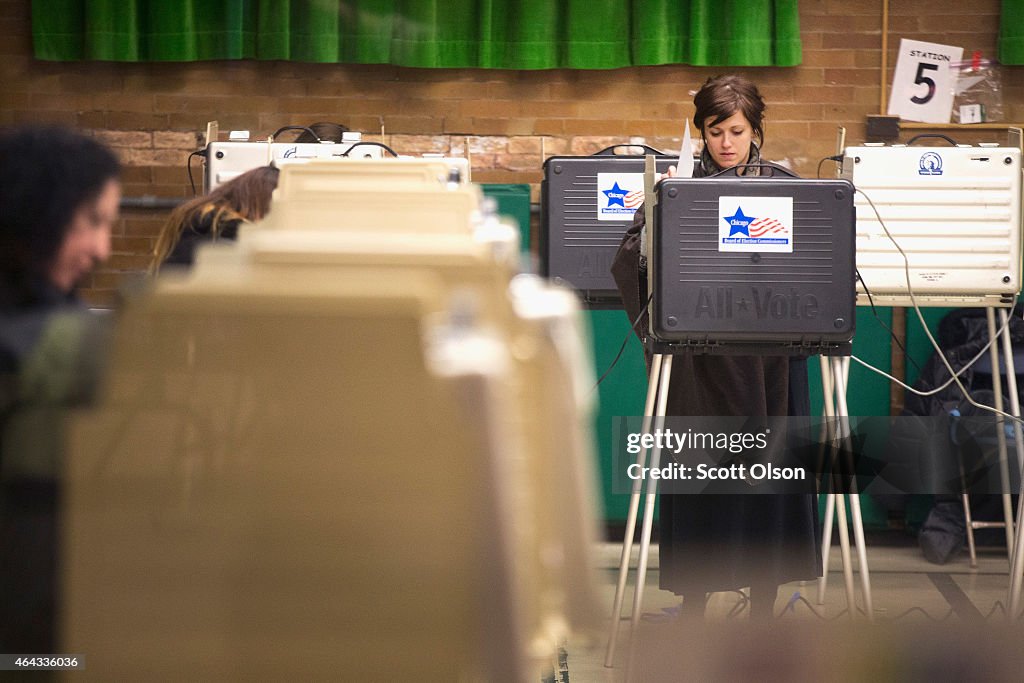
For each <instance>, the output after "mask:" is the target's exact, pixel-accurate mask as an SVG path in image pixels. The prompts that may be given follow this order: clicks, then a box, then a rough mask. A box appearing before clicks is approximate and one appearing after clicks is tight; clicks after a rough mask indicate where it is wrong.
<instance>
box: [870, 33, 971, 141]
mask: <svg viewBox="0 0 1024 683" xmlns="http://www.w3.org/2000/svg"><path fill="white" fill-rule="evenodd" d="M963 54H964V49H963V48H962V47H953V46H951V45H938V44H937V43H922V42H921V41H919V40H906V39H903V40H901V41H900V54H899V58H898V59H897V60H896V73H895V74H893V77H892V92H891V94H890V95H889V115H890V116H899V117H900V118H901V119H903V120H904V121H921V122H923V123H949V117H950V114H952V113H953V86H954V85H955V84H956V83H955V81H956V73H954V72H951V71H950V69H949V65H950V64H951V63H952V62H959V61H960V58H961V57H962V56H963Z"/></svg>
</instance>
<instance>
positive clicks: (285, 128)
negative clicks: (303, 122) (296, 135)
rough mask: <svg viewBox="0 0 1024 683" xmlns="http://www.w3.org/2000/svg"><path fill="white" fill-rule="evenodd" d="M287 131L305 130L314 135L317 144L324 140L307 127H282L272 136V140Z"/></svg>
mask: <svg viewBox="0 0 1024 683" xmlns="http://www.w3.org/2000/svg"><path fill="white" fill-rule="evenodd" d="M286 130H304V131H306V132H307V133H309V134H310V135H312V136H313V139H314V140H316V141H317V142H322V140H321V139H320V136H319V135H317V134H316V133H314V132H313V129H312V128H308V127H306V126H281V127H280V128H278V129H277V130H276V131H274V134H273V135H271V136H270V138H271V139H272V140H273V139H276V138H277V136H278V135H280V134H281V133H283V132H285V131H286Z"/></svg>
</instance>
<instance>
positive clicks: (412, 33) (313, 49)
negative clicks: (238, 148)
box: [32, 0, 801, 69]
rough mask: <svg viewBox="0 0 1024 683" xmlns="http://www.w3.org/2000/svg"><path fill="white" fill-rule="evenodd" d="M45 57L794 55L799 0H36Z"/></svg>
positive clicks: (635, 60) (728, 59) (621, 62)
mask: <svg viewBox="0 0 1024 683" xmlns="http://www.w3.org/2000/svg"><path fill="white" fill-rule="evenodd" d="M32 37H33V40H34V51H35V56H36V57H37V58H38V59H46V60H54V61H79V60H104V61H127V62H138V61H182V62H187V61H197V60H207V59H280V60H291V61H299V62H327V63H357V64H396V65H399V66H413V67H443V68H466V67H479V68H488V69H554V68H571V69H614V68H617V67H623V66H633V65H646V64H695V65H708V66H772V65H774V66H792V65H795V64H799V63H800V50H801V48H800V19H799V13H798V11H797V0H347V1H346V0H33V2H32Z"/></svg>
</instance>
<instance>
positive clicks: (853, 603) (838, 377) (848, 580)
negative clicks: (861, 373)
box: [831, 358, 860, 619]
mask: <svg viewBox="0 0 1024 683" xmlns="http://www.w3.org/2000/svg"><path fill="white" fill-rule="evenodd" d="M831 366H832V382H833V383H834V385H835V389H836V393H837V394H838V390H839V388H840V387H842V388H845V386H846V383H845V382H844V381H843V362H842V360H841V359H839V358H833V359H831ZM839 409H840V405H839V404H838V402H837V404H836V417H837V418H839V417H841V415H840V413H839ZM836 426H837V428H839V427H841V425H840V424H839V423H838V421H837V424H836ZM845 436H846V434H845V433H838V434H837V439H841V438H844V437H845ZM834 495H835V499H836V522H837V524H838V526H839V552H840V554H841V555H842V558H843V582H844V584H845V587H846V604H847V607H848V609H849V612H850V618H851V619H855V618H856V617H857V597H856V592H855V590H854V587H853V557H852V555H851V554H850V528H849V525H848V523H847V520H846V501H845V500H844V498H845V496H844V495H843V494H834ZM859 513H860V507H859V506H858V507H857V508H856V510H855V509H854V508H853V506H852V505H851V506H850V514H852V515H858V514H859Z"/></svg>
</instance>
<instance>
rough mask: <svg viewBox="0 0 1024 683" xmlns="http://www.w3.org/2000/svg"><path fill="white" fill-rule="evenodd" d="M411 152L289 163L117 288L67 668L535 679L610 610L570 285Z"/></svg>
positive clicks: (82, 454) (86, 487)
mask: <svg viewBox="0 0 1024 683" xmlns="http://www.w3.org/2000/svg"><path fill="white" fill-rule="evenodd" d="M401 161H402V162H403V163H402V164H401V165H396V164H392V165H391V166H390V168H391V169H392V170H394V172H393V173H389V172H388V168H389V167H388V164H389V163H390V162H389V161H388V160H369V159H368V160H355V159H350V160H329V161H327V160H312V161H307V162H303V163H295V164H286V165H283V166H282V169H281V180H280V183H279V186H278V189H277V191H276V192H275V196H274V200H273V205H272V209H271V212H270V214H269V215H268V216H267V217H266V219H265V220H264V221H263V222H262V223H260V224H257V225H254V226H251V227H249V228H247V229H246V230H245V231H243V233H242V234H241V235H240V239H239V241H238V242H237V243H234V244H214V245H210V246H208V247H206V248H204V249H202V250H200V252H199V257H198V260H197V264H196V267H195V269H194V270H193V271H192V272H191V273H189V274H188V275H178V276H173V275H169V276H167V277H164V278H161V279H160V280H159V281H157V282H156V283H155V285H154V286H153V287H152V289H151V290H150V291H148V292H147V293H145V294H143V295H141V296H139V297H138V298H137V299H136V300H135V301H134V302H133V303H132V304H131V305H129V306H128V307H127V309H126V311H125V313H124V316H123V319H122V320H121V321H120V324H119V329H118V334H117V340H116V346H115V348H114V351H113V358H112V361H111V369H110V372H109V376H108V379H107V381H106V385H105V388H104V391H103V394H102V399H101V401H100V403H99V406H98V408H97V410H95V411H93V412H91V413H89V414H87V415H84V416H82V417H81V418H80V419H78V420H77V421H76V424H75V425H74V428H73V430H72V445H71V448H72V452H71V454H70V457H69V462H70V463H71V465H70V471H69V473H68V495H67V515H66V520H67V523H66V530H67V533H66V548H65V557H66V560H65V563H64V566H65V581H64V596H65V605H66V609H65V612H64V623H63V640H62V642H63V643H64V650H65V651H68V652H71V651H74V652H83V653H88V657H89V660H88V669H87V671H85V672H76V677H81V676H82V675H85V676H86V677H87V678H88V677H90V676H92V675H97V676H102V677H103V678H104V679H105V680H110V679H119V678H136V677H138V674H140V673H142V672H143V671H145V673H146V678H147V679H150V680H152V679H175V680H181V679H186V678H189V679H194V680H209V679H224V678H231V679H256V678H261V679H274V678H286V677H287V678H296V679H299V678H305V679H308V678H313V677H317V678H323V677H325V676H331V677H339V678H345V679H351V680H539V677H540V675H541V672H543V671H544V670H546V669H549V668H550V666H551V663H552V662H553V661H554V659H555V657H556V654H557V650H558V646H559V644H560V643H561V642H563V641H564V639H565V638H566V637H567V636H568V635H569V634H570V633H584V634H585V633H588V632H594V630H595V629H596V628H597V627H598V626H599V624H600V621H599V620H600V619H601V618H602V616H603V605H602V604H600V603H599V602H598V600H597V599H596V598H597V595H596V588H595V581H594V576H593V570H592V568H593V567H594V566H595V563H594V562H592V561H591V560H590V558H589V553H590V552H591V550H592V548H593V541H594V540H595V537H596V513H597V512H598V510H599V509H600V506H599V502H598V499H597V497H596V493H595V487H596V477H595V475H594V471H593V467H594V462H595V457H594V455H593V445H592V438H591V425H592V414H591V413H592V410H593V406H592V405H591V401H592V398H591V397H592V394H591V388H592V386H593V383H594V378H593V372H592V365H591V361H590V358H589V348H590V344H589V341H588V339H587V333H586V331H585V330H584V329H583V325H582V322H581V321H582V318H581V314H580V310H579V307H578V304H577V301H576V298H575V297H574V295H573V294H572V292H570V291H568V290H565V289H561V288H558V287H555V286H552V285H549V284H547V283H545V282H543V281H542V280H540V279H539V278H535V277H532V276H526V275H521V274H518V273H517V271H518V264H519V245H518V239H519V237H518V235H519V232H518V230H517V228H516V227H515V226H513V225H510V224H508V223H506V222H504V221H502V220H501V219H499V218H498V216H497V215H496V214H495V213H494V212H493V210H492V209H491V208H490V207H489V206H488V203H487V202H486V201H483V200H482V197H481V193H480V190H479V188H478V187H477V186H474V185H471V184H468V183H465V182H452V180H451V177H450V174H449V172H448V171H449V169H448V168H446V167H445V165H444V163H443V162H439V161H435V160H415V161H413V160H401ZM126 653H131V656H126ZM90 672H92V673H90ZM100 672H102V673H100Z"/></svg>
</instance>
